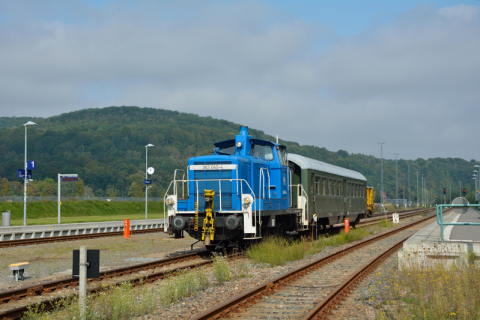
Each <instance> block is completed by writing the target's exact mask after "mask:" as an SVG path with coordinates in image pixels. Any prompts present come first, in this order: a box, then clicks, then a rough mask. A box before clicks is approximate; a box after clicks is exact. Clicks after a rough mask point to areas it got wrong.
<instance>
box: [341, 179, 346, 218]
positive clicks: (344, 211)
mask: <svg viewBox="0 0 480 320" xmlns="http://www.w3.org/2000/svg"><path fill="white" fill-rule="evenodd" d="M342 184H343V186H342V196H343V216H344V217H346V216H347V180H345V179H344V180H343V183H342Z"/></svg>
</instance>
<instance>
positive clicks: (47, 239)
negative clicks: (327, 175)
mask: <svg viewBox="0 0 480 320" xmlns="http://www.w3.org/2000/svg"><path fill="white" fill-rule="evenodd" d="M419 211H423V209H422V210H418V209H415V210H404V211H401V212H399V214H400V218H401V219H402V218H404V217H407V216H406V215H407V214H409V216H412V215H415V214H417V213H418V212H419ZM387 216H388V217H390V218H391V216H392V214H391V213H389V214H388V215H387ZM376 217H378V218H377V219H374V220H370V219H372V218H376ZM383 217H384V214H381V213H378V214H374V215H372V216H370V217H369V218H367V219H368V221H377V220H381V219H382V218H383ZM365 224H368V222H367V221H362V222H360V223H358V224H357V225H365ZM163 231H164V229H163V228H152V229H142V230H132V231H131V232H130V233H131V234H146V233H155V232H163ZM119 236H123V231H113V232H99V233H88V234H79V235H71V236H57V237H45V238H33V239H19V240H6V241H1V242H0V248H9V247H19V246H30V245H37V244H44V243H52V242H66V241H76V240H88V239H95V238H104V237H119Z"/></svg>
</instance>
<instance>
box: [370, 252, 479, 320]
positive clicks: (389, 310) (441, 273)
mask: <svg viewBox="0 0 480 320" xmlns="http://www.w3.org/2000/svg"><path fill="white" fill-rule="evenodd" d="M470 260H472V259H470ZM376 278H377V280H376V284H377V285H376V287H377V289H374V288H372V289H371V295H372V297H371V298H370V300H369V301H370V302H371V303H372V304H373V305H376V307H377V308H379V309H380V312H379V313H380V314H379V315H378V319H435V320H437V319H480V287H479V283H480V268H478V267H475V265H474V264H473V263H472V261H470V262H469V263H461V262H460V263H456V264H454V265H453V266H451V267H448V266H445V265H443V264H441V263H439V264H436V265H435V266H431V267H417V266H414V267H409V268H403V269H402V270H398V269H397V268H395V269H394V270H392V271H391V272H390V273H389V274H386V275H382V274H381V273H378V274H377V277H376ZM375 295H377V299H376V300H375ZM374 301H375V302H374Z"/></svg>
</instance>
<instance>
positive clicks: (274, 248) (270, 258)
mask: <svg viewBox="0 0 480 320" xmlns="http://www.w3.org/2000/svg"><path fill="white" fill-rule="evenodd" d="M307 250H308V249H307V247H306V244H305V243H304V241H287V240H286V239H284V238H280V237H269V238H266V239H264V240H263V241H262V242H259V243H257V244H255V245H253V246H252V247H251V248H250V249H248V251H247V256H248V257H249V258H250V259H252V260H253V261H254V262H256V263H266V264H268V265H269V266H283V265H284V264H285V263H286V262H287V261H294V260H299V259H301V258H303V257H304V256H305V254H306V252H307Z"/></svg>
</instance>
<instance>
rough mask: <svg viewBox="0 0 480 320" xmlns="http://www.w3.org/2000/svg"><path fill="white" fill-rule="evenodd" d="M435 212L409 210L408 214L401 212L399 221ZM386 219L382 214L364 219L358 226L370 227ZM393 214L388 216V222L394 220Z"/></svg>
mask: <svg viewBox="0 0 480 320" xmlns="http://www.w3.org/2000/svg"><path fill="white" fill-rule="evenodd" d="M432 211H433V210H426V209H421V210H408V211H407V212H399V213H398V214H399V219H400V220H402V219H406V218H410V217H413V216H416V215H419V214H423V213H427V212H432ZM384 219H385V215H384V214H381V215H379V216H375V217H369V218H367V219H362V221H360V222H359V223H357V226H368V225H373V224H376V223H377V222H378V221H382V220H384ZM392 219H393V218H392V214H391V213H390V214H387V220H392Z"/></svg>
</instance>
